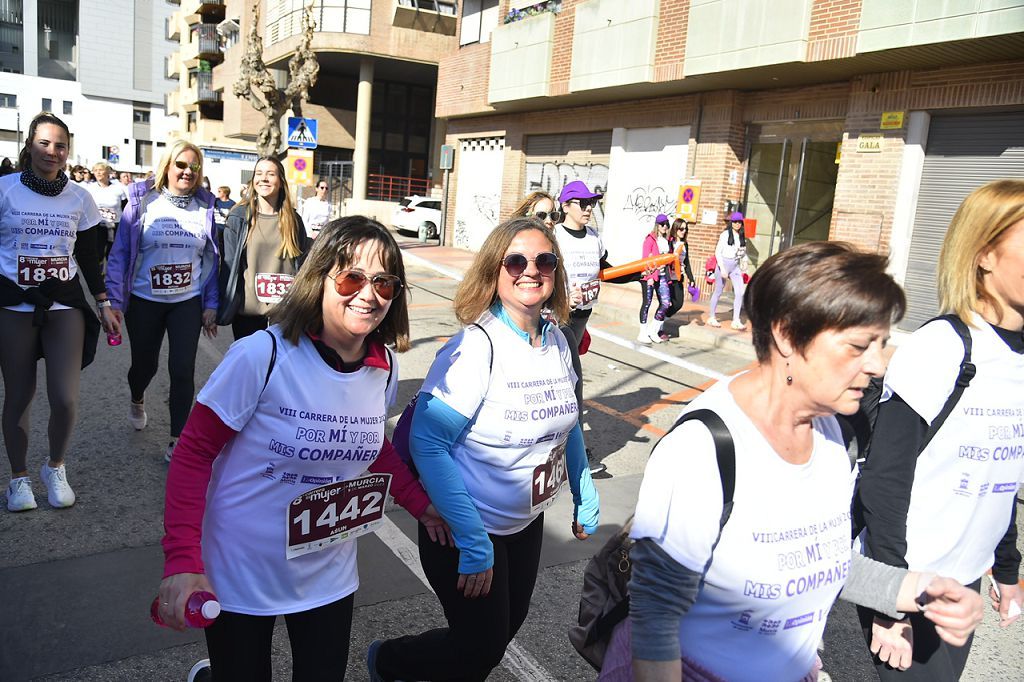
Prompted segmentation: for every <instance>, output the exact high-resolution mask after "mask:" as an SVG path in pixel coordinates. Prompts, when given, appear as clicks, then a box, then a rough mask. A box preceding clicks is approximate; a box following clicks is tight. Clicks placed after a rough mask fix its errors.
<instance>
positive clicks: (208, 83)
mask: <svg viewBox="0 0 1024 682" xmlns="http://www.w3.org/2000/svg"><path fill="white" fill-rule="evenodd" d="M196 101H198V102H219V101H220V93H219V92H217V91H216V90H214V89H213V74H212V73H211V72H209V71H200V72H199V73H197V74H196Z"/></svg>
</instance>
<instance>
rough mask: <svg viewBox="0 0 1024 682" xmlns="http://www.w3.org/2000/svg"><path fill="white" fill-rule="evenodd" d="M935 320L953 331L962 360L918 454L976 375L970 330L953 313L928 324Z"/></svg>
mask: <svg viewBox="0 0 1024 682" xmlns="http://www.w3.org/2000/svg"><path fill="white" fill-rule="evenodd" d="M935 320H945V321H946V322H948V323H949V324H950V325H951V326H952V327H953V330H954V331H955V332H956V334H957V336H959V337H960V340H961V341H962V342H963V344H964V358H963V360H962V361H961V362H960V371H959V373H958V374H957V376H956V383H955V384H953V391H952V393H950V394H949V397H948V398H946V402H945V404H944V405H943V406H942V409H941V410H940V411H939V413H938V414H937V415H936V416H935V419H933V420H932V423H931V425H930V426H929V427H928V431H927V433H926V434H925V437H924V442H923V443H921V450H920V452H924V450H925V448H927V447H928V444H929V443H930V442H931V441H932V438H934V437H935V434H936V433H938V431H939V429H940V428H941V427H942V424H943V423H944V422H945V421H946V418H948V417H949V415H950V414H952V412H953V409H954V408H956V404H957V403H958V402H960V397H961V396H962V395H963V394H964V391H965V390H967V387H968V386H970V384H971V379H973V378H974V375H975V374H976V373H977V368H976V367H975V366H974V363H973V362H971V348H972V341H971V330H970V328H969V327H968V326H967V325H966V324H965V323H964V321H963V320H961V319H960V317H959V316H958V315H955V314H953V313H949V314H946V315H940V316H938V317H936V318H933V319H932V320H929V322H934V321H935ZM925 324H927V323H925Z"/></svg>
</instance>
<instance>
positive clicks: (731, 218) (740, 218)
mask: <svg viewBox="0 0 1024 682" xmlns="http://www.w3.org/2000/svg"><path fill="white" fill-rule="evenodd" d="M734 220H738V221H739V222H741V223H742V222H743V214H742V213H740V212H739V211H733V214H732V215H731V216H729V222H730V223H731V222H732V221H734Z"/></svg>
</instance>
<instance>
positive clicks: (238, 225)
mask: <svg viewBox="0 0 1024 682" xmlns="http://www.w3.org/2000/svg"><path fill="white" fill-rule="evenodd" d="M312 243H313V241H312V240H311V239H309V237H307V236H306V229H305V227H304V226H303V224H302V218H300V217H299V214H298V213H297V212H296V211H295V209H294V208H292V201H291V196H290V194H289V192H288V182H287V180H285V176H284V166H282V165H281V162H280V161H278V160H277V159H276V158H274V157H272V156H265V157H263V158H261V159H260V160H259V161H257V162H256V168H255V169H254V171H253V176H252V180H250V181H249V187H248V191H247V192H246V195H245V199H243V200H242V201H241V202H240V203H239V204H238V205H237V206H235V207H234V208H233V209H232V210H231V213H230V214H228V217H227V221H226V223H225V225H224V234H223V245H222V248H221V264H220V279H219V285H220V307H219V309H218V310H217V324H220V325H228V324H230V325H231V332H232V334H234V337H235V339H236V340H237V339H240V338H242V337H243V336H248V335H250V334H252V333H254V332H256V331H259V330H260V329H266V328H267V313H268V312H269V311H270V309H271V307H273V306H274V305H275V304H277V303H278V302H279V301H280V300H281V299H282V298H283V297H284V294H285V292H287V291H288V287H289V286H291V283H292V280H293V279H294V278H295V274H296V273H297V272H298V271H299V266H300V265H302V261H303V260H304V259H305V256H306V253H307V252H308V251H309V249H310V246H311V245H312Z"/></svg>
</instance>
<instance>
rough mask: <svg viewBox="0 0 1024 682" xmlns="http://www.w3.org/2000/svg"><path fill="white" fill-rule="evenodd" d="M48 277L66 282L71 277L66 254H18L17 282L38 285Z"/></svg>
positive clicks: (22, 284) (27, 285) (31, 285)
mask: <svg viewBox="0 0 1024 682" xmlns="http://www.w3.org/2000/svg"><path fill="white" fill-rule="evenodd" d="M48 279H59V280H61V281H62V282H66V281H68V280H69V279H71V269H70V260H69V258H68V257H67V256H22V255H20V254H19V255H18V284H20V285H21V286H24V287H35V286H39V285H40V284H42V283H43V282H45V281H46V280H48Z"/></svg>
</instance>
